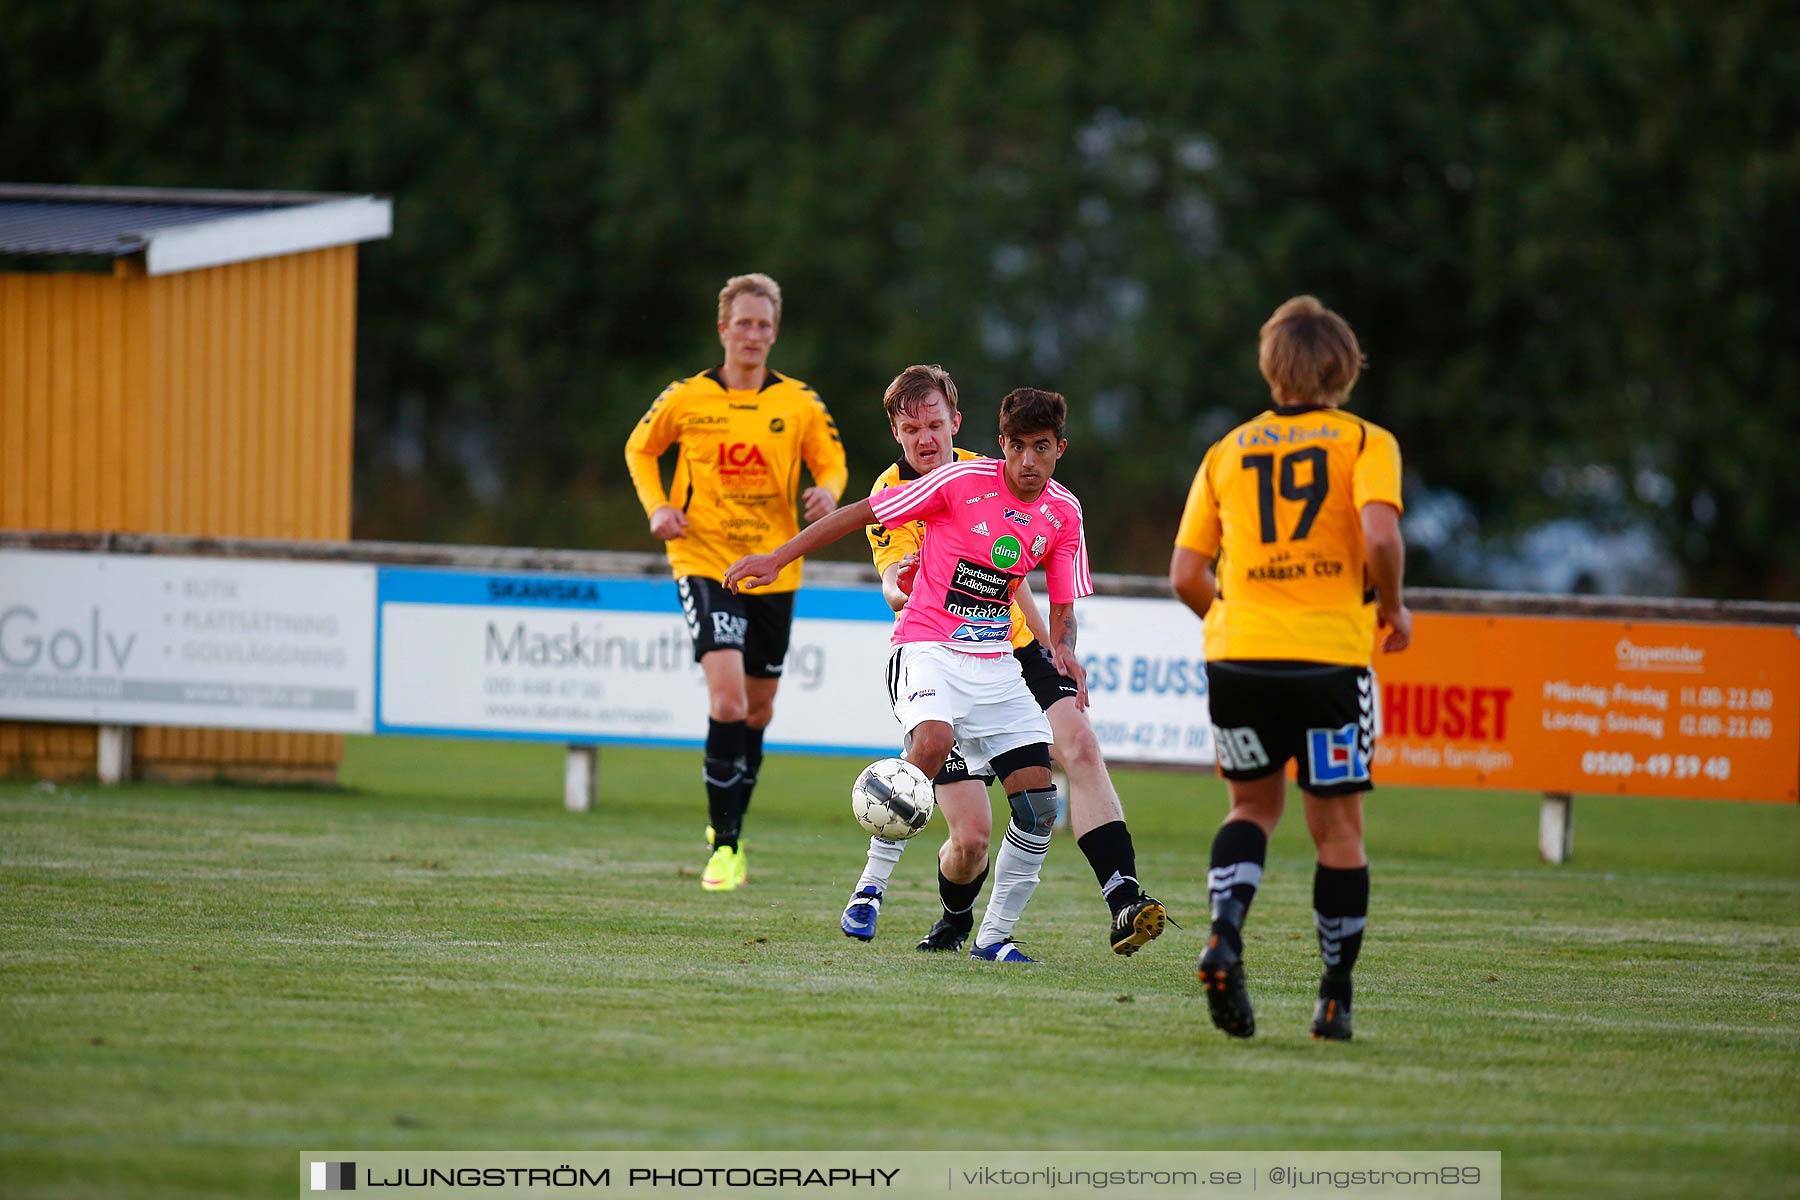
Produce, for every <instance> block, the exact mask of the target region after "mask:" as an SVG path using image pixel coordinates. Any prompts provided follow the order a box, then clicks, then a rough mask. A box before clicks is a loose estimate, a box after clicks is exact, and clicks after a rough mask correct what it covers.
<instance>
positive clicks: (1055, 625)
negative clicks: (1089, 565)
mask: <svg viewBox="0 0 1800 1200" xmlns="http://www.w3.org/2000/svg"><path fill="white" fill-rule="evenodd" d="M1050 657H1051V658H1052V659H1054V660H1055V662H1056V669H1057V670H1059V671H1061V672H1062V673H1063V674H1064V675H1067V676H1068V677H1069V678H1070V679H1073V680H1074V681H1075V687H1076V689H1077V690H1076V692H1075V707H1076V708H1081V709H1085V708H1086V707H1087V704H1088V695H1087V670H1086V668H1084V667H1083V666H1082V665H1081V656H1080V655H1078V654H1076V653H1075V604H1074V602H1073V601H1069V602H1067V603H1063V604H1057V603H1054V602H1052V603H1051V605H1050Z"/></svg>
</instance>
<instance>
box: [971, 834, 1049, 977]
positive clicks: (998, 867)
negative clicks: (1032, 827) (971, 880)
mask: <svg viewBox="0 0 1800 1200" xmlns="http://www.w3.org/2000/svg"><path fill="white" fill-rule="evenodd" d="M1049 852H1050V835H1049V834H1045V835H1044V836H1043V837H1039V836H1038V835H1036V834H1034V833H1026V832H1025V831H1024V830H1023V829H1020V828H1019V827H1018V826H1017V825H1015V824H1013V823H1012V822H1011V821H1008V822H1007V823H1006V837H1005V838H1004V839H1002V840H1001V843H1000V853H998V854H996V855H995V856H994V874H993V882H992V884H991V886H990V887H989V889H988V905H987V912H986V913H984V914H983V915H982V918H981V932H980V933H978V934H976V935H975V944H976V945H977V946H991V945H993V944H994V943H995V942H1003V941H1005V940H1006V939H1007V938H1009V937H1011V936H1012V931H1013V926H1014V925H1017V924H1018V923H1019V914H1021V913H1023V912H1024V911H1025V905H1026V904H1027V903H1029V902H1030V900H1031V893H1033V892H1035V891H1036V890H1037V885H1038V868H1040V867H1042V866H1043V865H1044V855H1046V854H1048V853H1049Z"/></svg>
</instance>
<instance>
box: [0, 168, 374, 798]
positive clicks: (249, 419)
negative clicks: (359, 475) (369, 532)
mask: <svg viewBox="0 0 1800 1200" xmlns="http://www.w3.org/2000/svg"><path fill="white" fill-rule="evenodd" d="M392 215H393V214H392V205H391V203H390V202H389V201H388V200H386V199H384V198H381V197H376V196H354V195H332V194H317V193H296V192H237V191H194V190H162V189H149V188H111V187H105V188H102V187H62V186H48V185H36V184H0V527H5V528H11V529H31V530H53V531H83V532H87V531H94V532H109V531H116V532H128V533H171V534H189V535H196V536H207V537H264V538H297V539H330V540H343V539H347V538H348V537H349V536H350V451H351V430H352V418H353V413H354V405H355V396H354V380H355V354H356V246H357V244H358V243H360V242H365V241H371V240H375V239H380V238H385V237H387V236H388V234H389V232H390V230H391V228H392ZM96 739H97V731H96V729H95V728H94V727H93V726H81V725H50V724H38V723H6V724H0V774H12V775H17V774H30V775H35V776H38V777H40V778H69V777H77V776H84V775H92V774H93V773H94V765H95V755H96V744H97V743H96ZM342 749H343V739H342V738H341V737H340V736H337V735H328V734H299V733H291V734H290V733H264V732H238V731H232V730H215V729H145V730H141V731H140V732H139V734H138V736H137V738H136V743H135V746H134V749H133V758H134V762H135V769H136V773H137V774H138V775H140V776H142V777H145V778H161V779H171V780H181V779H194V778H208V777H217V776H225V777H233V778H241V779H253V780H265V781H326V780H330V779H333V778H335V776H336V771H337V764H338V761H339V758H340V756H341V754H342Z"/></svg>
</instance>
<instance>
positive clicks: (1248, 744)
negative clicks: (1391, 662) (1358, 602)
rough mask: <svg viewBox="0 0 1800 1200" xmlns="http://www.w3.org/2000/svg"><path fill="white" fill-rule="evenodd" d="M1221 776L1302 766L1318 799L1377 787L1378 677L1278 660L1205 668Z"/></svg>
mask: <svg viewBox="0 0 1800 1200" xmlns="http://www.w3.org/2000/svg"><path fill="white" fill-rule="evenodd" d="M1206 685H1207V691H1208V694H1209V695H1210V697H1211V702H1212V725H1213V746H1214V749H1215V750H1216V751H1217V752H1218V756H1219V774H1221V775H1223V776H1225V778H1227V779H1240V780H1249V779H1261V778H1263V777H1264V776H1267V775H1270V774H1272V773H1274V772H1276V771H1279V770H1282V769H1283V768H1284V767H1286V766H1287V762H1288V759H1290V758H1292V759H1297V760H1298V762H1299V776H1300V786H1301V787H1302V788H1304V789H1305V790H1307V791H1309V792H1311V793H1313V794H1314V795H1315V796H1349V795H1353V794H1355V793H1357V792H1366V791H1368V790H1369V789H1370V788H1372V787H1374V786H1375V784H1374V781H1373V779H1372V777H1371V775H1370V769H1371V767H1372V766H1373V763H1374V758H1375V676H1374V674H1373V672H1371V671H1370V670H1369V669H1368V668H1367V667H1345V666H1339V665H1337V664H1335V663H1317V662H1294V661H1288V660H1281V659H1228V660H1224V661H1219V662H1209V663H1207V664H1206Z"/></svg>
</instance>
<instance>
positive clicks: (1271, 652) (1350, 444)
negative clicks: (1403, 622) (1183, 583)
mask: <svg viewBox="0 0 1800 1200" xmlns="http://www.w3.org/2000/svg"><path fill="white" fill-rule="evenodd" d="M1377 501H1379V502H1382V503H1386V504H1392V505H1393V506H1394V507H1395V508H1400V507H1401V504H1400V444H1399V443H1398V442H1396V441H1395V440H1394V435H1393V434H1391V433H1389V432H1388V431H1387V430H1385V429H1383V428H1382V427H1381V426H1379V425H1376V424H1374V423H1372V422H1369V421H1365V420H1363V419H1362V418H1361V417H1356V416H1352V415H1351V414H1349V413H1347V412H1344V411H1342V410H1341V409H1336V408H1327V407H1322V406H1316V405H1300V406H1295V407H1292V408H1277V409H1271V410H1269V411H1267V412H1265V413H1263V414H1262V415H1261V416H1259V417H1256V418H1255V419H1254V420H1251V421H1247V422H1245V423H1244V424H1242V425H1240V426H1238V427H1237V428H1236V429H1234V430H1232V431H1231V432H1230V433H1228V434H1226V435H1225V436H1224V437H1223V438H1221V439H1219V441H1218V442H1217V443H1215V444H1214V445H1213V447H1212V448H1211V449H1210V450H1208V451H1207V452H1206V457H1205V458H1204V459H1203V460H1202V461H1201V463H1200V470H1199V471H1198V472H1197V473H1196V474H1195V476H1194V485H1193V487H1192V488H1191V489H1190V490H1189V492H1188V499H1187V507H1186V508H1185V509H1184V510H1183V511H1182V514H1181V528H1180V530H1179V532H1177V533H1176V535H1175V544H1176V545H1177V546H1184V547H1186V548H1187V549H1189V550H1193V551H1195V552H1197V553H1199V554H1201V555H1203V556H1205V557H1206V558H1208V559H1210V558H1212V557H1214V556H1215V555H1216V556H1217V557H1218V577H1219V594H1218V599H1217V600H1215V601H1214V603H1213V606H1212V608H1211V609H1210V610H1208V612H1207V614H1206V622H1205V630H1206V657H1207V658H1209V659H1233V658H1237V659H1242V658H1276V659H1300V660H1303V661H1308V662H1327V663H1340V664H1343V665H1346V666H1367V665H1369V657H1370V654H1371V652H1372V650H1373V647H1374V639H1375V604H1374V601H1375V596H1374V593H1373V592H1372V591H1371V590H1369V585H1368V581H1367V578H1366V576H1365V573H1364V565H1363V538H1362V515H1361V514H1362V508H1363V505H1365V504H1370V503H1373V502H1377Z"/></svg>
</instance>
